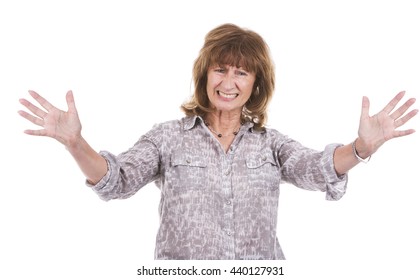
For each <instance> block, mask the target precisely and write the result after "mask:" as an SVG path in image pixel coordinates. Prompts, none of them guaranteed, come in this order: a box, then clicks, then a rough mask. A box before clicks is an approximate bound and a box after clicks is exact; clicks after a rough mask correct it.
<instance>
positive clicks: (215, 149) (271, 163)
mask: <svg viewBox="0 0 420 280" xmlns="http://www.w3.org/2000/svg"><path fill="white" fill-rule="evenodd" d="M193 78H194V85H195V92H194V95H193V97H192V98H191V100H190V101H189V102H187V103H185V104H183V106H182V109H183V111H184V112H185V114H186V117H184V118H182V119H181V120H175V121H169V122H165V123H161V124H159V125H156V126H155V127H154V128H153V129H151V130H150V131H149V132H148V133H146V134H145V135H143V136H142V137H141V138H140V139H139V140H138V141H137V143H135V145H134V146H133V147H132V148H130V149H129V150H128V151H126V152H124V153H122V154H120V155H118V156H115V155H113V154H111V153H110V152H107V151H101V152H100V153H97V152H95V150H93V149H92V148H91V147H90V146H89V144H88V143H87V142H86V141H85V140H84V139H83V137H82V135H81V123H80V120H79V117H78V114H77V110H76V106H75V103H74V98H73V94H72V92H71V91H69V92H68V93H67V96H66V99H67V104H68V111H67V112H64V111H61V110H59V109H57V108H56V107H54V106H53V105H51V104H50V103H49V102H48V101H47V100H45V99H44V98H43V97H41V96H40V95H39V94H37V93H36V92H34V91H30V92H29V93H30V95H31V96H32V97H33V98H34V99H35V100H36V101H37V102H38V103H39V104H40V105H41V106H42V107H43V108H44V109H45V110H42V109H40V108H39V107H37V106H35V105H33V104H32V103H30V102H29V101H27V100H25V99H21V100H20V102H21V103H22V104H23V105H24V106H25V107H26V108H27V109H28V110H29V111H31V112H32V113H33V114H28V113H26V112H24V111H19V113H20V115H21V116H22V117H24V118H26V119H27V120H29V121H31V122H32V123H34V124H36V125H38V126H41V127H42V129H40V130H26V131H25V132H26V133H27V134H30V135H40V136H49V137H52V138H54V139H56V140H58V141H59V142H61V143H62V144H63V145H65V146H66V148H67V149H68V151H69V152H70V153H71V155H72V156H73V157H74V159H75V160H76V161H77V163H78V164H79V166H80V168H81V170H82V171H83V173H84V174H85V176H86V178H87V184H88V185H89V186H91V187H92V189H93V190H94V191H95V192H96V193H97V194H98V195H99V196H100V197H101V198H102V199H104V200H110V199H116V198H119V199H120V198H128V197H130V196H131V195H133V194H135V193H136V192H137V191H138V190H139V189H140V188H141V187H143V186H144V185H146V184H148V183H149V182H152V181H155V183H156V184H157V186H158V187H159V188H160V190H161V201H160V207H159V212H160V218H161V223H160V227H159V231H158V234H157V239H156V250H155V258H156V259H284V254H283V252H282V250H281V247H280V245H279V242H278V240H277V237H276V228H277V205H278V198H279V184H280V182H283V181H284V182H289V183H292V184H294V185H296V186H298V187H301V188H304V189H308V190H320V191H324V192H326V198H327V199H329V200H338V199H340V198H341V197H342V196H343V195H344V193H345V191H346V185H347V173H348V171H349V170H350V169H351V168H352V167H354V166H355V165H357V164H358V163H359V162H362V161H364V162H365V161H368V160H369V158H370V156H371V155H372V154H373V153H375V152H376V150H377V149H378V148H379V147H380V146H381V145H382V144H383V143H385V142H386V141H388V140H390V139H392V138H395V137H400V136H405V135H409V134H411V133H413V132H414V130H412V129H409V130H403V131H398V130H396V129H397V128H398V127H400V126H402V125H404V124H405V123H406V122H407V121H409V120H410V119H411V118H412V117H414V116H415V115H416V114H417V112H418V110H411V111H410V112H409V113H406V112H407V110H408V109H409V108H410V107H411V106H412V105H413V104H414V102H415V99H414V98H412V99H409V100H408V101H406V102H405V103H404V104H403V105H402V106H400V107H399V108H397V109H396V110H394V108H395V107H396V106H397V104H398V103H399V101H400V100H401V99H402V98H403V96H404V92H400V93H399V94H397V95H396V96H395V97H394V98H393V99H392V100H391V101H390V102H389V104H388V105H387V106H386V107H385V108H384V109H383V110H382V111H381V112H379V113H378V114H376V115H374V116H372V117H371V116H369V100H368V99H367V98H366V97H364V98H363V102H362V114H361V118H360V125H359V131H358V137H357V138H356V140H355V141H354V142H353V143H351V144H348V145H339V144H330V145H327V146H326V148H325V150H324V151H321V152H319V151H314V150H312V149H308V148H306V147H303V146H302V145H301V144H300V143H298V142H296V141H294V140H292V139H290V138H288V137H286V136H284V135H283V134H281V133H279V132H278V131H276V130H273V129H268V128H266V127H265V123H266V117H267V106H268V104H269V101H270V99H271V97H272V94H273V91H274V81H275V77H274V67H273V63H272V60H271V57H270V54H269V49H268V47H267V45H266V43H265V42H264V40H263V39H262V38H261V37H260V36H259V35H258V34H257V33H255V32H253V31H250V30H246V29H242V28H239V27H237V26H235V25H232V24H225V25H221V26H219V27H217V28H215V29H214V30H212V31H210V32H209V33H208V34H207V36H206V38H205V43H204V46H203V48H202V49H201V51H200V54H199V56H198V58H197V60H196V61H195V63H194V68H193Z"/></svg>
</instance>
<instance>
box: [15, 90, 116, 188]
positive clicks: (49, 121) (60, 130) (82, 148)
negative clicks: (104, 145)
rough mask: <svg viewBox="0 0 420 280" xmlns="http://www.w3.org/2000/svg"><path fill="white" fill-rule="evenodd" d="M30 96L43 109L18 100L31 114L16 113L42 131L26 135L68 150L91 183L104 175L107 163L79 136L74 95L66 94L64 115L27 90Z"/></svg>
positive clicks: (26, 131) (80, 126)
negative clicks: (56, 144)
mask: <svg viewBox="0 0 420 280" xmlns="http://www.w3.org/2000/svg"><path fill="white" fill-rule="evenodd" d="M29 94H30V95H31V96H32V97H33V98H34V99H35V100H36V101H37V102H38V103H39V104H40V105H41V106H42V107H43V108H44V109H45V110H42V109H40V108H39V107H37V106H35V105H33V104H32V103H31V102H29V101H27V100H26V99H20V100H19V101H20V103H21V104H22V105H23V106H25V107H26V108H27V109H28V110H29V111H31V112H32V114H29V113H27V112H25V111H19V112H18V113H19V114H20V115H21V116H22V117H23V118H25V119H27V120H29V121H30V122H32V123H33V124H35V125H37V126H40V127H42V129H38V130H25V133H26V134H29V135H34V136H47V137H51V138H54V139H56V140H57V141H58V142H60V143H62V144H63V145H64V146H65V147H66V148H67V150H68V151H69V152H70V154H71V155H72V156H73V158H74V159H75V160H76V162H77V164H78V165H79V167H80V169H81V170H82V172H83V173H84V175H85V176H86V178H87V180H88V181H89V182H90V183H92V184H95V183H97V182H99V181H100V179H101V178H102V177H103V176H104V175H105V174H106V173H107V169H108V167H107V163H106V160H105V159H104V158H103V157H102V156H101V155H99V154H98V153H97V152H95V151H94V150H93V149H92V148H91V147H90V146H89V144H88V143H87V142H86V140H85V139H84V138H83V137H82V135H81V130H82V125H81V123H80V120H79V116H78V113H77V109H76V106H75V102H74V97H73V93H72V92H71V91H68V92H67V95H66V101H67V105H68V110H67V112H65V111H62V110H59V109H58V108H56V107H54V106H53V105H51V103H49V102H48V101H47V100H46V99H44V98H43V97H42V96H40V95H39V94H38V93H36V92H34V91H29Z"/></svg>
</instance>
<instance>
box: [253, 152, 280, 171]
mask: <svg viewBox="0 0 420 280" xmlns="http://www.w3.org/2000/svg"><path fill="white" fill-rule="evenodd" d="M264 164H271V165H277V163H276V161H275V159H274V157H273V154H272V153H270V152H266V153H263V152H261V153H251V154H248V156H247V158H246V166H247V167H248V168H258V167H261V166H263V165H264Z"/></svg>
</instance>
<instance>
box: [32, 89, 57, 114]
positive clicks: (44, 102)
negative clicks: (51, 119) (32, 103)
mask: <svg viewBox="0 0 420 280" xmlns="http://www.w3.org/2000/svg"><path fill="white" fill-rule="evenodd" d="M29 94H30V95H31V96H32V97H33V98H34V99H35V100H36V101H37V102H38V103H39V104H40V105H41V106H42V107H43V108H44V109H45V110H47V111H51V110H52V109H54V108H55V107H54V106H53V105H52V104H51V103H50V102H48V101H47V100H46V99H45V98H44V97H42V96H41V95H39V94H38V93H36V92H35V91H33V90H29Z"/></svg>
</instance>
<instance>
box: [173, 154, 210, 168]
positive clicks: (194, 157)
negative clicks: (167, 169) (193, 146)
mask: <svg viewBox="0 0 420 280" xmlns="http://www.w3.org/2000/svg"><path fill="white" fill-rule="evenodd" d="M171 162H172V166H192V167H207V159H206V157H205V155H204V154H203V153H202V152H197V153H193V152H191V151H185V150H180V151H175V152H174V153H173V154H172V157H171Z"/></svg>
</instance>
